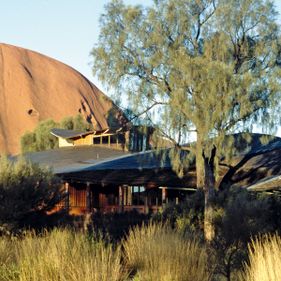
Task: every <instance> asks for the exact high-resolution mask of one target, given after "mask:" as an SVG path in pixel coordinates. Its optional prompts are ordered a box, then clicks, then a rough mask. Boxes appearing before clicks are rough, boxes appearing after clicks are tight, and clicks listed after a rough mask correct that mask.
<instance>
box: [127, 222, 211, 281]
mask: <svg viewBox="0 0 281 281" xmlns="http://www.w3.org/2000/svg"><path fill="white" fill-rule="evenodd" d="M123 246H124V250H125V256H126V260H127V263H128V266H129V268H130V269H131V270H132V271H133V272H135V277H134V280H141V281H148V280H151V281H152V280H157V281H181V280H182V281H183V280H184V281H189V280H190V281H204V280H209V273H208V269H207V256H206V250H205V248H204V247H203V246H201V245H199V243H198V242H196V241H195V240H194V239H186V238H185V237H183V235H182V234H180V233H178V232H176V231H174V230H172V229H171V228H169V227H168V226H165V225H156V224H150V225H149V226H142V227H136V228H134V229H132V230H131V231H130V232H129V235H128V237H127V239H126V240H125V241H124V242H123Z"/></svg>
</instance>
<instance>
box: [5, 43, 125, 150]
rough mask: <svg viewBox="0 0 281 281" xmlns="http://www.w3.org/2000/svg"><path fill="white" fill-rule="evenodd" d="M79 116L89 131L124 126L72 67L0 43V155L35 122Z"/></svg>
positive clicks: (16, 144) (13, 146)
mask: <svg viewBox="0 0 281 281" xmlns="http://www.w3.org/2000/svg"><path fill="white" fill-rule="evenodd" d="M78 113H81V114H82V115H83V116H84V117H85V119H86V120H88V121H89V122H91V123H92V124H93V126H94V128H95V129H104V128H107V127H109V126H117V125H119V124H120V123H122V122H124V120H125V119H124V118H125V117H124V116H123V113H122V112H121V111H120V110H119V108H118V107H117V106H116V105H115V104H114V103H113V102H112V101H111V100H110V99H109V98H108V97H107V96H106V95H105V94H103V93H102V92H101V91H100V90H99V89H98V88H97V87H96V86H95V85H93V84H92V83H91V82H90V81H89V80H87V79H86V78H85V77H84V76H83V75H82V74H80V73H79V72H77V71H76V70H74V69H73V68H71V67H69V66H67V65H65V64H63V63H61V62H59V61H57V60H54V59H52V58H49V57H47V56H44V55H42V54H39V53H36V52H33V51H30V50H26V49H23V48H19V47H15V46H11V45H7V44H0V154H2V153H9V154H15V153H18V152H20V137H21V136H22V135H23V134H24V133H25V132H26V131H31V130H33V129H34V128H35V127H36V125H37V124H38V122H39V121H42V120H44V119H48V118H51V119H53V120H55V121H60V120H61V119H62V118H64V117H66V116H75V115H77V114H78Z"/></svg>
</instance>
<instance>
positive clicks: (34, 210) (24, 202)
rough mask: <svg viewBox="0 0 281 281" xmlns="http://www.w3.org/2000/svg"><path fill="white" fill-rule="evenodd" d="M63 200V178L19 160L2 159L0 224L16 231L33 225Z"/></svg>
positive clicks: (3, 229) (5, 229)
mask: <svg viewBox="0 0 281 281" xmlns="http://www.w3.org/2000/svg"><path fill="white" fill-rule="evenodd" d="M61 199H62V193H61V184H60V181H59V180H58V179H57V178H55V177H54V175H53V174H52V172H51V171H49V170H46V169H42V168H40V167H39V166H38V165H36V164H32V163H30V162H26V161H25V160H24V159H19V160H17V161H16V162H12V161H10V160H8V159H7V158H4V157H2V158H1V160H0V201H1V205H0V227H1V231H4V232H5V231H13V230H17V229H18V228H21V227H28V226H32V225H33V223H35V221H33V220H34V218H35V216H36V215H37V214H38V215H40V214H41V215H42V216H43V215H44V213H45V212H47V211H50V210H51V209H52V208H53V207H54V206H55V204H57V203H58V202H59V201H60V200H61Z"/></svg>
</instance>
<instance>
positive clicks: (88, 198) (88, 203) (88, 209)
mask: <svg viewBox="0 0 281 281" xmlns="http://www.w3.org/2000/svg"><path fill="white" fill-rule="evenodd" d="M86 212H87V213H90V212H91V186H90V183H89V182H87V186H86Z"/></svg>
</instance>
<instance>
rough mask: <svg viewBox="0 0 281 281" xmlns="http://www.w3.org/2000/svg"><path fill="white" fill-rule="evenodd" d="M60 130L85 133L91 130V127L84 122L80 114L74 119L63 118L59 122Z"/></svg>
mask: <svg viewBox="0 0 281 281" xmlns="http://www.w3.org/2000/svg"><path fill="white" fill-rule="evenodd" d="M60 128H62V129H67V130H81V131H87V130H91V129H92V125H91V124H90V123H88V122H86V121H85V120H84V118H83V117H82V115H81V114H78V115H76V116H75V117H72V116H70V117H65V118H64V119H62V121H61V122H60Z"/></svg>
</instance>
